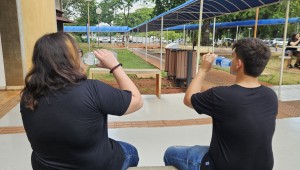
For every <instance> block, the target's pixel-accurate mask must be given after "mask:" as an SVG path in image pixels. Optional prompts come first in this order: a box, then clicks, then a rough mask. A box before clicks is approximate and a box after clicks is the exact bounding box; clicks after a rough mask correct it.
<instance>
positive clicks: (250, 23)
mask: <svg viewBox="0 0 300 170" xmlns="http://www.w3.org/2000/svg"><path fill="white" fill-rule="evenodd" d="M284 23H285V18H277V19H261V20H258V26H263V25H279V24H284ZM288 23H300V18H289V20H288ZM254 25H255V20H245V21H233V22H221V23H216V28H232V27H237V26H239V27H252V26H254ZM210 27H213V23H212V24H210ZM183 29H186V30H197V29H198V24H188V25H177V26H174V27H169V28H165V29H164V30H169V31H170V30H183Z"/></svg>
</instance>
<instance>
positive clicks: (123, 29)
mask: <svg viewBox="0 0 300 170" xmlns="http://www.w3.org/2000/svg"><path fill="white" fill-rule="evenodd" d="M130 29H131V28H130V27H128V26H100V27H98V26H90V32H128V30H130ZM64 32H87V26H64Z"/></svg>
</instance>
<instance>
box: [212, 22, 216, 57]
mask: <svg viewBox="0 0 300 170" xmlns="http://www.w3.org/2000/svg"><path fill="white" fill-rule="evenodd" d="M215 34H216V17H214V27H213V46H212V53H215Z"/></svg>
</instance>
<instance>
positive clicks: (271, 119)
mask: <svg viewBox="0 0 300 170" xmlns="http://www.w3.org/2000/svg"><path fill="white" fill-rule="evenodd" d="M232 56H233V59H232V63H231V67H230V71H231V73H232V74H234V75H236V80H235V84H234V85H232V86H220V87H213V88H211V89H208V90H206V91H201V88H202V85H203V82H204V79H205V77H206V75H207V73H208V72H209V71H210V70H211V66H212V63H213V61H214V59H215V58H216V57H217V56H216V55H215V54H206V55H204V56H203V58H202V62H201V68H200V69H199V71H198V74H197V75H196V77H195V78H194V79H193V81H192V82H191V84H190V85H189V87H188V89H187V91H186V94H185V97H184V104H185V105H187V106H188V107H190V108H193V109H195V110H196V111H197V112H198V113H199V114H207V115H209V116H211V117H212V120H213V125H212V126H213V132H212V138H211V143H210V146H199V145H196V146H192V147H190V146H173V147H169V148H168V149H167V150H166V152H165V155H164V161H165V164H166V165H173V166H175V167H177V168H178V169H180V170H199V169H200V170H208V169H209V170H271V169H272V168H273V164H274V160H273V152H272V138H273V134H274V131H275V120H276V115H277V113H278V100H277V96H276V94H275V92H274V91H273V90H271V89H270V88H268V87H265V86H262V85H261V84H260V83H259V81H258V79H257V77H258V76H259V75H260V74H261V73H262V72H263V70H264V69H265V66H266V64H267V63H268V61H269V59H270V57H271V52H270V49H269V48H268V47H267V46H266V45H265V44H264V42H263V41H261V40H260V39H252V38H251V39H250V38H249V39H248V38H247V39H241V40H238V41H237V42H236V43H235V44H234V45H233V53H232ZM193 133H195V132H193Z"/></svg>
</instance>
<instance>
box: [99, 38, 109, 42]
mask: <svg viewBox="0 0 300 170" xmlns="http://www.w3.org/2000/svg"><path fill="white" fill-rule="evenodd" d="M99 42H100V43H110V38H100V40H99Z"/></svg>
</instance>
